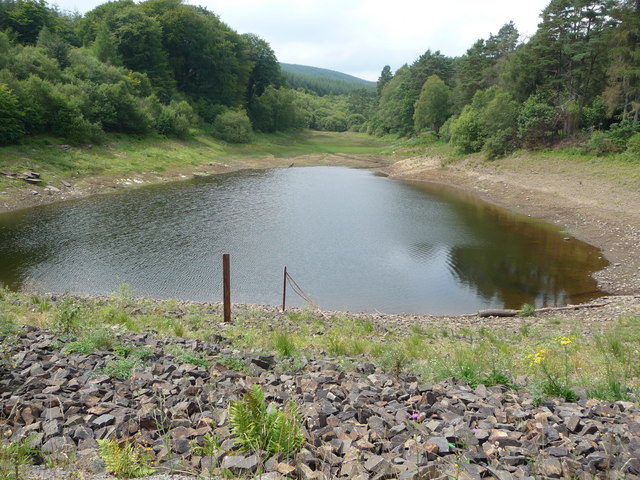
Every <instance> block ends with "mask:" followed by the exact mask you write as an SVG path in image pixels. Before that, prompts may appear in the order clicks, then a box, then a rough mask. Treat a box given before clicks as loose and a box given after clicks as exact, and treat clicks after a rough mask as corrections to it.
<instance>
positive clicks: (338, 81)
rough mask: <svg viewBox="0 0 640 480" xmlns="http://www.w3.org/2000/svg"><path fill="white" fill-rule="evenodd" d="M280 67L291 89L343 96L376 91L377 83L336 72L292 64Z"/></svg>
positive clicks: (283, 64) (284, 64)
mask: <svg viewBox="0 0 640 480" xmlns="http://www.w3.org/2000/svg"><path fill="white" fill-rule="evenodd" d="M280 67H281V68H282V73H283V74H284V76H285V77H286V79H287V82H288V83H289V86H290V87H291V88H294V89H298V88H304V89H307V90H312V91H314V92H316V93H317V94H318V95H331V94H333V95H343V94H347V93H350V92H352V91H354V90H358V89H361V88H364V89H366V90H368V91H371V92H373V91H375V89H376V82H370V81H368V80H363V79H362V78H358V77H354V76H353V75H347V74H346V73H341V72H336V71H335V70H327V69H326V68H318V67H309V66H306V65H295V64H292V63H280Z"/></svg>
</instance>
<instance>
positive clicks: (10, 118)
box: [0, 83, 24, 145]
mask: <svg viewBox="0 0 640 480" xmlns="http://www.w3.org/2000/svg"><path fill="white" fill-rule="evenodd" d="M22 116H23V115H22V112H21V110H20V106H19V104H18V99H17V98H16V96H15V95H14V94H13V92H12V91H11V90H10V89H9V87H8V86H7V85H5V84H4V83H0V145H8V144H11V143H14V142H16V141H17V140H19V139H20V137H22V135H24V129H23V127H22Z"/></svg>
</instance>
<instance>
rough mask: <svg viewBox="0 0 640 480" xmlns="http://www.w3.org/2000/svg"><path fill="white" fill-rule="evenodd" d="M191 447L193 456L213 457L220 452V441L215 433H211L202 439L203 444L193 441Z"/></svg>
mask: <svg viewBox="0 0 640 480" xmlns="http://www.w3.org/2000/svg"><path fill="white" fill-rule="evenodd" d="M190 447H191V454H192V455H198V456H200V457H213V456H214V455H215V454H216V453H217V452H218V451H220V441H219V440H218V438H217V437H216V436H215V435H214V434H213V433H211V432H209V433H206V434H205V435H204V436H203V437H202V443H198V442H197V441H196V440H192V441H191V443H190Z"/></svg>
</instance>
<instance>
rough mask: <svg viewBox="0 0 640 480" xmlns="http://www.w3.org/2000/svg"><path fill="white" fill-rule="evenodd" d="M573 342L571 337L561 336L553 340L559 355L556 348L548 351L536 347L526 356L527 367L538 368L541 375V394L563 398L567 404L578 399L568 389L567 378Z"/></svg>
mask: <svg viewBox="0 0 640 480" xmlns="http://www.w3.org/2000/svg"><path fill="white" fill-rule="evenodd" d="M573 340H574V339H573V337H566V336H562V335H561V336H558V337H556V338H555V342H556V344H557V345H556V347H558V346H559V347H560V350H561V353H558V350H557V348H556V349H554V350H551V351H550V350H549V349H545V348H541V347H538V349H537V350H536V352H535V353H532V354H529V355H527V358H528V359H529V365H530V366H531V367H536V368H538V369H539V370H540V372H541V373H542V379H541V381H540V383H539V386H538V387H539V388H540V391H541V393H542V394H544V395H546V396H551V397H560V398H564V399H565V400H566V401H567V402H574V401H576V400H577V398H578V396H577V395H576V393H575V391H573V389H571V387H570V385H571V384H570V378H569V373H570V362H569V348H570V345H571V344H572V343H573ZM556 354H557V355H556ZM558 357H561V358H558Z"/></svg>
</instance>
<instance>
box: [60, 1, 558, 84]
mask: <svg viewBox="0 0 640 480" xmlns="http://www.w3.org/2000/svg"><path fill="white" fill-rule="evenodd" d="M549 1H550V0H483V1H479V0H439V1H435V0H187V1H186V2H185V3H189V4H192V5H200V6H203V7H207V9H208V10H210V11H212V12H214V13H216V14H217V15H218V16H219V17H220V19H221V20H222V21H223V22H224V23H226V24H227V25H228V26H229V27H231V28H232V29H233V30H235V31H237V32H238V33H254V34H256V35H258V36H259V37H261V38H262V39H264V40H266V41H267V42H269V44H270V45H271V48H272V49H273V50H274V52H275V53H276V56H277V57H278V60H279V61H281V62H284V63H297V64H300V65H310V66H314V67H321V68H328V69H330V70H337V71H339V72H344V73H348V74H350V75H354V76H356V77H360V78H364V79H366V80H372V81H375V80H377V79H378V77H379V75H380V72H381V70H382V68H383V67H384V66H385V65H389V66H390V67H391V70H392V71H395V70H397V69H398V68H399V67H401V66H402V65H403V64H405V63H408V64H411V63H413V62H414V61H415V60H416V59H417V58H418V57H419V56H420V55H422V54H423V53H424V52H425V51H427V49H431V50H432V51H436V50H439V51H440V52H441V53H442V54H444V55H447V56H460V55H463V54H464V53H465V51H466V50H467V49H468V48H469V47H471V45H472V44H473V43H474V42H475V41H476V40H478V39H480V38H484V39H486V38H487V37H489V35H490V34H491V33H494V34H495V33H497V32H498V30H499V29H500V27H502V25H504V24H505V23H508V22H509V21H513V22H514V23H515V25H516V28H517V29H518V31H519V32H520V34H521V36H522V37H524V38H528V37H530V36H531V35H533V34H534V33H535V31H536V27H537V25H538V23H539V22H540V13H541V12H542V10H543V9H544V8H545V7H546V6H547V5H548V3H549ZM101 3H106V2H105V1H104V0H49V4H50V5H57V6H58V7H59V8H60V9H61V10H68V11H72V12H73V11H78V12H80V13H86V12H87V11H89V10H91V9H93V8H94V7H96V6H97V5H100V4H101Z"/></svg>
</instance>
